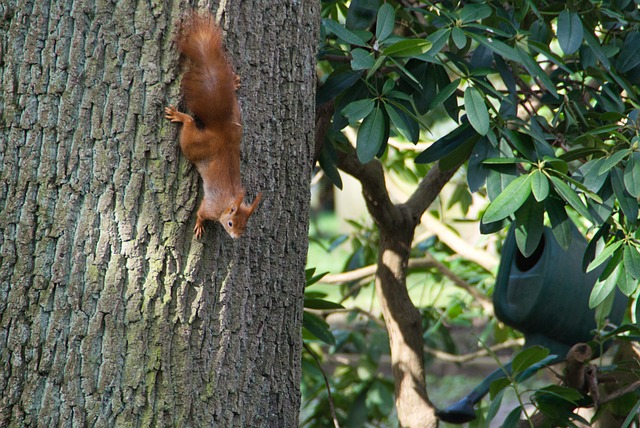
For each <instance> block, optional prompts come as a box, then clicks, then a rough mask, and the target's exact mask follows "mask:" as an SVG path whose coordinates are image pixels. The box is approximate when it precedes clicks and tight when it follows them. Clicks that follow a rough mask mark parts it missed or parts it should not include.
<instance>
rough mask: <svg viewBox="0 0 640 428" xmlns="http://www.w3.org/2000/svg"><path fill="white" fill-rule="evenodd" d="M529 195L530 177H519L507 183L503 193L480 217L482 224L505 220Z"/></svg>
mask: <svg viewBox="0 0 640 428" xmlns="http://www.w3.org/2000/svg"><path fill="white" fill-rule="evenodd" d="M530 194H531V176H530V175H528V174H527V175H521V176H520V177H518V178H516V179H515V180H513V181H512V182H511V183H509V185H508V186H507V187H506V188H505V189H504V191H503V192H502V193H501V194H500V195H498V197H497V198H496V199H495V200H494V201H493V202H491V204H490V205H489V207H488V208H487V210H486V211H485V213H484V215H483V216H482V222H483V223H493V222H495V221H498V220H502V219H503V218H507V217H508V216H510V215H511V214H513V213H514V212H515V211H516V210H517V209H518V208H520V207H521V206H522V204H524V203H525V201H526V200H527V198H528V197H529V195H530Z"/></svg>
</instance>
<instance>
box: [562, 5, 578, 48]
mask: <svg viewBox="0 0 640 428" xmlns="http://www.w3.org/2000/svg"><path fill="white" fill-rule="evenodd" d="M582 40H583V31H582V21H581V20H580V16H579V15H578V14H577V13H576V12H570V11H568V10H563V11H562V12H560V15H559V16H558V43H560V48H561V49H562V51H563V52H564V53H565V54H567V55H571V54H572V53H575V52H576V51H577V50H578V48H579V47H580V45H581V44H582Z"/></svg>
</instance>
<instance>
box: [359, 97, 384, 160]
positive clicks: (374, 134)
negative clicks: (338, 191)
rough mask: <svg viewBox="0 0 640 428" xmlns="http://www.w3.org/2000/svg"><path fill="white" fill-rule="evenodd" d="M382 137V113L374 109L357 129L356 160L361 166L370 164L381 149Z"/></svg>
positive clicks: (377, 108)
mask: <svg viewBox="0 0 640 428" xmlns="http://www.w3.org/2000/svg"><path fill="white" fill-rule="evenodd" d="M384 137H385V121H384V113H383V112H382V109H381V108H380V107H374V109H373V110H372V111H371V113H369V115H368V116H367V117H365V118H364V120H363V121H362V124H361V125H360V129H358V137H357V138H356V154H357V155H358V160H359V161H360V162H361V163H363V164H365V163H367V162H370V161H371V160H372V159H373V158H374V157H375V156H376V154H378V151H379V150H380V147H382V143H383V142H384Z"/></svg>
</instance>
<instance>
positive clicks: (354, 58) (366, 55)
mask: <svg viewBox="0 0 640 428" xmlns="http://www.w3.org/2000/svg"><path fill="white" fill-rule="evenodd" d="M375 63H376V60H375V58H374V56H373V52H369V51H366V50H364V49H360V48H356V49H354V50H352V51H351V68H352V69H354V70H369V69H370V68H373V66H374V65H375Z"/></svg>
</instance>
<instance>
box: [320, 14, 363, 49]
mask: <svg viewBox="0 0 640 428" xmlns="http://www.w3.org/2000/svg"><path fill="white" fill-rule="evenodd" d="M322 25H324V27H325V28H326V29H327V30H329V31H331V32H332V33H333V34H335V35H336V36H338V38H340V39H342V40H343V41H345V42H347V43H349V44H351V45H356V46H360V47H366V46H367V43H366V42H365V41H363V40H362V39H361V38H360V37H358V36H357V35H356V34H355V33H353V32H351V31H350V30H347V29H346V28H345V27H343V26H342V25H340V24H339V23H338V22H336V21H334V20H333V19H323V20H322Z"/></svg>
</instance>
